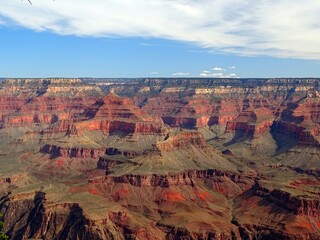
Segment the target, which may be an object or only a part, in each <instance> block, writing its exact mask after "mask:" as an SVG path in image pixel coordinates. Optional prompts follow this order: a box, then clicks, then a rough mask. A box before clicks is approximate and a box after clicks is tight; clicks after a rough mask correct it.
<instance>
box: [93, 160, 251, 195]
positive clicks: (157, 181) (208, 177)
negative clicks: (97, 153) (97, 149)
mask: <svg viewBox="0 0 320 240" xmlns="http://www.w3.org/2000/svg"><path fill="white" fill-rule="evenodd" d="M105 163H106V165H104V166H108V167H111V166H112V165H113V164H117V162H114V161H113V162H112V161H109V162H105ZM198 180H201V181H204V184H205V185H206V186H207V187H208V188H211V189H213V190H214V191H216V192H220V193H221V194H225V195H227V196H233V195H237V194H240V193H241V192H243V191H245V190H248V189H250V188H251V186H252V185H253V179H252V176H241V175H240V174H238V173H232V172H224V171H221V170H215V169H209V170H190V171H184V172H181V173H172V174H171V173H169V174H167V175H157V174H152V175H131V174H130V175H123V176H119V177H113V176H106V177H101V178H95V179H91V180H89V183H92V184H97V183H108V184H112V183H127V184H130V185H132V186H135V187H161V188H170V187H172V186H191V187H195V186H196V185H197V181H198ZM233 185H237V186H238V188H235V187H234V186H233ZM228 189H229V190H230V189H232V191H229V190H228Z"/></svg>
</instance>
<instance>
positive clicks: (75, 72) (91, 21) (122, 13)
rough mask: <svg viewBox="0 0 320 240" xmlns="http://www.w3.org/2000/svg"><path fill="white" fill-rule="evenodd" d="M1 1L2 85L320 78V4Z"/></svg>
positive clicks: (273, 0) (313, 0)
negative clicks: (9, 80)
mask: <svg viewBox="0 0 320 240" xmlns="http://www.w3.org/2000/svg"><path fill="white" fill-rule="evenodd" d="M31 1H32V5H31V4H29V2H28V1H27V0H23V1H21V0H1V2H0V56H1V58H0V77H216V78H226V77H228V78H238V77H242V78H249V77H267V78H273V77H320V18H319V17H318V15H319V12H320V1H317V0H303V1H302V0H90V1H89V0H88V1H86V0H81V1H80V0H31Z"/></svg>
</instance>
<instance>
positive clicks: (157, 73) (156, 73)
mask: <svg viewBox="0 0 320 240" xmlns="http://www.w3.org/2000/svg"><path fill="white" fill-rule="evenodd" d="M149 75H159V72H150V73H149Z"/></svg>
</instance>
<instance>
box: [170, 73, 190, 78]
mask: <svg viewBox="0 0 320 240" xmlns="http://www.w3.org/2000/svg"><path fill="white" fill-rule="evenodd" d="M189 75H190V73H188V72H176V73H172V76H176V77H185V76H189Z"/></svg>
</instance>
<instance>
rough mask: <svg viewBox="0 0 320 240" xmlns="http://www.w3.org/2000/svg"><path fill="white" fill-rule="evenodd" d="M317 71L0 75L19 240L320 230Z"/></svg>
mask: <svg viewBox="0 0 320 240" xmlns="http://www.w3.org/2000/svg"><path fill="white" fill-rule="evenodd" d="M319 84H320V79H316V78H303V79H302V78H296V79H294V78H289V79H286V78H275V79H228V78H226V79H211V78H137V79H108V78H105V79H102V78H98V79H94V78H79V79H78V78H74V79H71V78H66V79H65V78H48V79H3V80H2V81H1V82H0V213H1V214H2V215H3V219H0V220H3V221H4V223H5V224H4V228H3V231H4V232H5V233H6V234H7V235H8V236H9V238H10V239H103V240H104V239H159V240H160V239H170V240H171V239H217V240H224V239H230V240H231V239H232V240H234V239H248V240H254V239H257V240H258V239H279V240H280V239H308V240H313V239H319V238H320V85H319Z"/></svg>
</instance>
